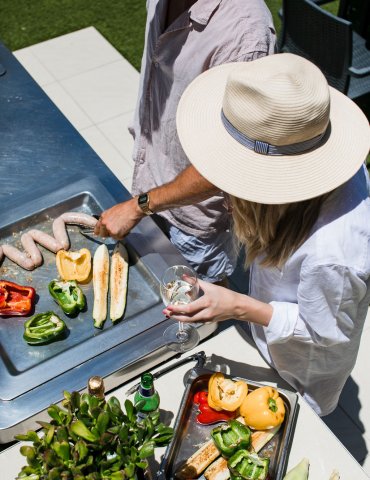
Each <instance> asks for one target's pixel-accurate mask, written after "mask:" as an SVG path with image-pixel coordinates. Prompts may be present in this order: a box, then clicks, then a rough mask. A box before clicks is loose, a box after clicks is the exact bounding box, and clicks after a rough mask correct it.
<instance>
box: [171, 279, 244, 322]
mask: <svg viewBox="0 0 370 480" xmlns="http://www.w3.org/2000/svg"><path fill="white" fill-rule="evenodd" d="M198 282H199V286H200V288H201V289H202V290H203V292H204V295H203V296H201V297H200V298H198V299H197V300H194V302H191V303H189V304H187V305H169V306H168V307H167V308H165V309H164V310H163V313H164V314H165V315H168V316H170V317H171V318H172V319H174V320H178V321H181V322H211V321H215V322H221V321H222V320H227V319H229V318H235V313H236V312H235V308H234V307H235V303H236V299H235V297H236V296H237V295H240V294H238V293H236V292H233V291H232V290H229V289H227V288H224V287H220V286H218V285H214V284H212V283H208V282H204V281H203V280H198Z"/></svg>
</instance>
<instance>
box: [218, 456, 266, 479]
mask: <svg viewBox="0 0 370 480" xmlns="http://www.w3.org/2000/svg"><path fill="white" fill-rule="evenodd" d="M269 463H270V459H269V458H261V457H259V456H258V455H257V454H256V453H250V452H248V450H238V451H237V452H236V453H235V454H234V455H233V456H232V457H231V458H229V460H228V462H227V466H228V469H229V470H230V474H231V478H233V479H235V480H265V479H266V478H267V475H268V472H269Z"/></svg>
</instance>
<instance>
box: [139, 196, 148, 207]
mask: <svg viewBox="0 0 370 480" xmlns="http://www.w3.org/2000/svg"><path fill="white" fill-rule="evenodd" d="M147 202H148V194H147V193H142V194H141V195H139V198H138V204H139V205H140V206H142V205H145V204H146V203H147Z"/></svg>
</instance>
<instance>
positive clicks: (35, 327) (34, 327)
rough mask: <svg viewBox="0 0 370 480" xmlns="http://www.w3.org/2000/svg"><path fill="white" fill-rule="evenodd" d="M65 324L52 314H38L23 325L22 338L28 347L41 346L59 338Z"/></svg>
mask: <svg viewBox="0 0 370 480" xmlns="http://www.w3.org/2000/svg"><path fill="white" fill-rule="evenodd" d="M66 330H67V326H66V324H65V323H64V322H63V320H62V319H61V318H59V317H58V315H56V314H55V313H54V312H46V313H38V314H37V315H34V316H33V317H32V318H30V319H29V320H27V322H25V324H24V334H23V338H24V340H26V342H27V343H29V344H30V345H41V344H43V343H48V342H51V341H52V340H56V339H57V338H59V337H61V336H62V335H63V334H64V332H65V331H66Z"/></svg>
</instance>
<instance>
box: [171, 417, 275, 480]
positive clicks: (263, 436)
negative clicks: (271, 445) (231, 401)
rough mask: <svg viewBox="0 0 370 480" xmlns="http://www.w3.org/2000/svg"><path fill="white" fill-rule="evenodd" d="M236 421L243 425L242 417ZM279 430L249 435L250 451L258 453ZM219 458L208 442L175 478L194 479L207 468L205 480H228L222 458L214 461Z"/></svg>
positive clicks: (227, 470) (214, 447) (182, 466)
mask: <svg viewBox="0 0 370 480" xmlns="http://www.w3.org/2000/svg"><path fill="white" fill-rule="evenodd" d="M237 420H238V422H240V423H242V424H244V423H245V422H244V418H243V417H238V418H237ZM279 428H280V426H278V427H275V428H272V429H270V430H268V431H266V432H253V433H252V435H251V443H252V449H253V450H254V451H255V452H259V451H260V450H261V449H262V448H263V447H264V446H265V445H266V444H267V443H268V442H269V441H270V440H271V439H272V437H273V436H274V435H275V434H276V432H277V431H278V430H279ZM219 456H220V451H219V449H218V448H217V447H216V445H215V443H214V442H213V440H212V439H211V440H208V441H207V442H205V443H204V444H203V445H202V446H201V447H200V448H199V449H198V450H197V451H196V452H194V453H193V455H192V456H191V457H189V458H188V460H187V461H186V462H185V463H184V464H183V465H181V467H180V468H179V470H178V471H177V472H176V478H179V479H184V480H185V479H189V478H196V477H198V476H199V475H200V474H201V473H202V472H203V471H204V470H205V469H206V468H207V467H208V468H207V470H206V471H205V472H204V476H205V478H206V479H207V480H208V479H209V480H211V479H212V480H222V479H228V478H230V472H229V469H228V468H227V461H226V460H225V459H224V458H221V459H218V460H216V459H217V458H218V457H219ZM215 460H216V462H217V464H216V466H214V463H216V462H215ZM212 462H213V463H212Z"/></svg>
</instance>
